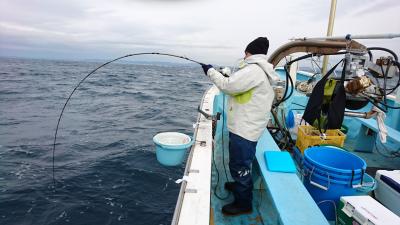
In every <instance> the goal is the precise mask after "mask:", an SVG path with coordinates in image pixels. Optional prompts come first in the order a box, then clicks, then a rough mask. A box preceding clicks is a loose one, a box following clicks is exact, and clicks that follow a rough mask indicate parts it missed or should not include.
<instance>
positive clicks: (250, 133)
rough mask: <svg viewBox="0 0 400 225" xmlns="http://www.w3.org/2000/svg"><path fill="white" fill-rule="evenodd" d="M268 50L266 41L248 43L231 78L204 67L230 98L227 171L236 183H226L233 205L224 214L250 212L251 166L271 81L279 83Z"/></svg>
mask: <svg viewBox="0 0 400 225" xmlns="http://www.w3.org/2000/svg"><path fill="white" fill-rule="evenodd" d="M268 47H269V41H268V39H267V38H261V37H260V38H257V39H256V40H254V41H253V42H251V43H250V44H249V45H248V46H247V47H246V50H245V54H246V56H245V65H244V66H243V67H242V68H240V70H238V71H237V72H235V73H233V74H232V75H231V76H230V77H224V76H223V75H222V74H221V73H219V72H218V71H217V70H215V69H214V68H212V66H211V65H203V69H204V72H205V73H206V74H207V75H208V76H209V77H210V79H211V81H212V82H213V83H214V84H215V85H216V86H217V87H218V88H219V89H220V90H221V91H222V92H224V93H226V94H228V95H229V96H230V97H229V102H228V109H227V113H228V129H229V131H230V133H229V169H230V172H231V175H232V178H233V179H234V181H235V182H228V183H226V184H225V188H226V189H228V190H230V191H232V192H233V194H234V197H235V201H234V202H233V203H231V204H228V205H225V206H224V207H223V208H222V212H223V213H224V214H228V215H238V214H242V213H248V212H251V211H252V205H251V204H252V189H253V182H252V178H251V172H250V170H251V163H252V161H253V159H254V156H255V150H256V145H257V141H258V139H259V138H260V136H261V134H262V132H263V131H264V130H265V128H266V126H267V123H268V120H269V112H270V110H271V106H272V102H273V100H274V91H273V89H272V87H271V81H273V80H277V79H279V77H278V75H277V74H276V73H275V71H274V70H273V67H272V65H271V64H269V63H268V62H267V57H266V54H267V51H268Z"/></svg>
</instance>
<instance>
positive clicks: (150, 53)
mask: <svg viewBox="0 0 400 225" xmlns="http://www.w3.org/2000/svg"><path fill="white" fill-rule="evenodd" d="M139 55H163V56H169V57H174V58H180V59H184V60H187V61H190V62H194V63H197V64H199V65H204V64H203V63H201V62H198V61H196V60H193V59H189V58H187V57H185V56H179V55H173V54H168V53H159V52H143V53H134V54H128V55H125V56H121V57H118V58H116V59H113V60H110V61H108V62H106V63H103V64H102V65H100V66H99V67H97V68H96V69H94V70H92V71H91V72H90V73H88V74H87V75H86V76H85V77H84V78H83V79H82V80H80V81H79V83H78V84H77V85H76V86H75V88H74V89H73V90H72V92H71V93H70V94H69V96H68V98H67V100H66V101H65V103H64V106H63V108H62V110H61V113H60V116H59V117H58V121H57V126H56V131H55V133H54V142H53V183H54V185H55V183H56V180H55V175H54V174H55V171H54V154H55V151H56V142H57V133H58V127H59V125H60V121H61V117H62V115H63V113H64V110H65V108H66V107H67V104H68V102H69V100H70V99H71V97H72V95H73V94H74V93H75V91H76V90H77V89H78V87H79V86H80V85H81V84H82V83H83V82H84V81H85V80H86V79H87V78H88V77H89V76H90V75H92V74H94V73H95V72H96V71H97V70H99V69H100V68H102V67H104V66H106V65H108V64H110V63H112V62H115V61H118V60H120V59H124V58H128V57H132V56H139Z"/></svg>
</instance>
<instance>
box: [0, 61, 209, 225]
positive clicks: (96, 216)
mask: <svg viewBox="0 0 400 225" xmlns="http://www.w3.org/2000/svg"><path fill="white" fill-rule="evenodd" d="M100 64H101V63H100V62H78V61H51V60H28V59H6V58H0V224H2V225H8V224H16V225H17V224H18V225H25V224H35V225H39V224H40V225H45V224H74V225H79V224H82V225H83V224H85V225H90V224H96V225H100V224H130V225H132V224H170V222H171V220H172V215H173V212H174V208H175V203H176V199H177V196H178V192H179V187H180V186H179V185H177V184H175V182H174V181H175V180H176V179H178V178H181V176H182V175H183V171H184V165H182V166H180V167H179V166H178V167H164V166H161V165H160V164H158V162H157V160H156V157H155V151H154V146H153V142H152V137H153V136H154V135H155V134H156V133H158V132H162V131H178V132H183V133H186V134H192V133H193V128H192V124H193V123H194V122H195V120H196V118H197V111H196V109H197V106H198V105H199V103H200V100H201V97H202V95H203V93H204V91H205V90H206V89H207V88H208V87H209V86H210V82H209V81H208V79H207V78H206V77H205V76H204V75H203V72H202V70H201V68H200V67H199V66H196V65H193V64H188V65H186V64H182V65H180V64H168V65H134V64H129V63H121V64H118V63H115V64H111V65H109V66H107V67H105V68H104V69H101V70H100V71H98V73H96V74H94V75H92V76H91V77H90V78H88V80H87V81H86V82H85V83H83V85H82V86H81V87H80V88H79V89H78V90H77V92H76V93H75V94H74V96H73V97H72V100H71V102H70V103H69V105H68V106H67V109H66V111H65V112H64V116H63V118H62V121H61V125H60V128H59V133H58V139H57V143H58V144H57V148H56V152H55V172H56V173H55V177H56V180H57V182H56V185H55V188H54V187H53V180H52V143H53V136H54V131H55V126H56V123H57V119H58V115H59V113H60V110H61V108H62V106H63V104H64V102H65V100H66V98H67V96H68V94H69V93H70V91H72V89H73V87H74V85H75V84H77V83H78V81H79V80H80V79H81V78H82V77H83V76H85V75H86V74H87V73H88V72H89V71H91V70H92V69H94V68H95V67H97V66H98V65H100Z"/></svg>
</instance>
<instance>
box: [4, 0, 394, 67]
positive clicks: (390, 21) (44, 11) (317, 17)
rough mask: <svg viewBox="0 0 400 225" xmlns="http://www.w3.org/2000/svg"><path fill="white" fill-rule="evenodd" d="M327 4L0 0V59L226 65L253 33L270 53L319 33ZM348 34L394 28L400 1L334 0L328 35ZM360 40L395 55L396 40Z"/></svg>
mask: <svg viewBox="0 0 400 225" xmlns="http://www.w3.org/2000/svg"><path fill="white" fill-rule="evenodd" d="M329 8H330V1H329V0H291V1H290V0H275V1H268V0H247V1H244V0H242V1H238V0H112V1H110V0H86V1H83V0H0V56H17V57H34V58H56V59H109V58H113V57H117V56H120V55H124V54H127V53H136V52H143V51H151V52H153V51H160V52H167V53H174V54H180V55H186V56H188V57H191V58H194V59H198V60H200V61H204V62H208V63H217V64H218V63H219V64H232V63H233V62H234V61H235V60H236V59H238V58H240V57H242V56H243V50H244V48H245V46H246V45H247V44H248V42H250V41H251V40H253V39H254V38H256V37H258V36H267V37H268V38H269V39H270V53H271V52H272V51H273V50H274V49H276V48H277V47H279V46H280V45H282V44H284V43H286V42H288V41H289V39H290V38H292V37H313V36H324V35H325V34H326V29H327V24H328V16H329ZM347 33H351V34H375V33H400V0H338V4H337V13H336V21H335V26H334V35H345V34H347ZM363 43H364V44H366V45H369V46H384V47H389V48H391V49H393V50H394V51H395V52H397V53H399V54H400V39H397V40H396V39H394V40H379V41H376V40H375V41H366V42H363ZM156 60H157V61H160V60H163V58H157V59H156Z"/></svg>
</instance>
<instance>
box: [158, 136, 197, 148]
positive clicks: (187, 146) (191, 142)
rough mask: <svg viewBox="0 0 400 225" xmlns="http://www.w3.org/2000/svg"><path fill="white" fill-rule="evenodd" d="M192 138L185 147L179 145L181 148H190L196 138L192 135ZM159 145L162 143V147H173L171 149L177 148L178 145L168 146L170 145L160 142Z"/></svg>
mask: <svg viewBox="0 0 400 225" xmlns="http://www.w3.org/2000/svg"><path fill="white" fill-rule="evenodd" d="M190 139H191V141H190V142H189V143H187V144H185V145H184V147H182V146H179V147H180V148H189V147H190V146H192V145H193V144H194V142H195V141H196V140H195V139H194V138H193V137H190ZM158 145H160V146H161V147H162V148H165V149H171V150H173V149H176V148H177V146H168V145H163V144H160V143H158Z"/></svg>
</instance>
